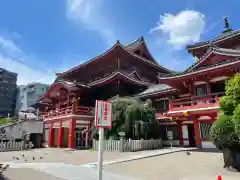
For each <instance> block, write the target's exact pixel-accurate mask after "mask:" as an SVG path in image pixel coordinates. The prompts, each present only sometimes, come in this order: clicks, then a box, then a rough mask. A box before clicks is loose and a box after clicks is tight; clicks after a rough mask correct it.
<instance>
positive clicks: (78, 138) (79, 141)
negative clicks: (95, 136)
mask: <svg viewBox="0 0 240 180" xmlns="http://www.w3.org/2000/svg"><path fill="white" fill-rule="evenodd" d="M75 143H76V149H84V148H86V132H85V131H82V130H78V129H76V132H75Z"/></svg>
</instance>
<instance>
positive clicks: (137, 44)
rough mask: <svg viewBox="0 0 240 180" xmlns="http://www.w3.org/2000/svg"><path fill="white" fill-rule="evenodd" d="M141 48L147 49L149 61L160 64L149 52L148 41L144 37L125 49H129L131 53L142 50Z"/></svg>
mask: <svg viewBox="0 0 240 180" xmlns="http://www.w3.org/2000/svg"><path fill="white" fill-rule="evenodd" d="M141 47H142V48H144V49H145V51H146V53H147V55H148V56H149V57H150V59H149V60H151V61H153V62H155V63H156V64H158V62H157V61H156V60H155V59H154V57H153V56H152V54H151V53H150V51H149V49H148V47H147V44H146V41H145V39H144V37H143V36H141V37H140V38H138V39H137V40H135V41H133V42H132V43H131V44H128V45H127V46H125V48H127V49H128V50H130V51H135V50H137V49H140V48H141Z"/></svg>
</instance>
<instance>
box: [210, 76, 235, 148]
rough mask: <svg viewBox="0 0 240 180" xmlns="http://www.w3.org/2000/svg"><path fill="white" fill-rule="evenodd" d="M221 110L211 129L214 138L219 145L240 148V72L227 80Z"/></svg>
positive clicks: (221, 100)
mask: <svg viewBox="0 0 240 180" xmlns="http://www.w3.org/2000/svg"><path fill="white" fill-rule="evenodd" d="M220 110H221V112H220V114H219V117H218V120H217V121H215V123H214V124H213V126H212V129H211V136H212V140H213V142H214V143H215V144H216V145H217V146H218V147H222V148H228V149H232V150H240V74H236V75H235V76H234V77H233V78H231V79H230V80H229V81H227V83H226V88H225V96H223V97H221V98H220Z"/></svg>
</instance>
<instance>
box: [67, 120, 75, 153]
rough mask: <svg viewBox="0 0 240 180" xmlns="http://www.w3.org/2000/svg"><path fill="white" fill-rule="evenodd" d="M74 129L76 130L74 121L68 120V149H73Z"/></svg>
mask: <svg viewBox="0 0 240 180" xmlns="http://www.w3.org/2000/svg"><path fill="white" fill-rule="evenodd" d="M75 128H76V119H70V124H69V135H68V148H71V149H73V148H75V138H74V137H75Z"/></svg>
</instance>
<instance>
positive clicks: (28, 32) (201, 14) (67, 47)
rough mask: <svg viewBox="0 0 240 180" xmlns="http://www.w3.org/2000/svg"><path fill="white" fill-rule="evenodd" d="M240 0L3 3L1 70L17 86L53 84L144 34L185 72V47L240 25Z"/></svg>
mask: <svg viewBox="0 0 240 180" xmlns="http://www.w3.org/2000/svg"><path fill="white" fill-rule="evenodd" d="M239 7H240V1H239V0H229V1H226V0H211V1H209V0H168V1H160V0H41V1H37V0H21V1H16V0H7V1H1V4H0V67H2V68H6V69H8V70H10V71H14V72H17V73H18V84H26V83H28V82H32V81H38V82H43V83H52V81H53V80H54V78H55V76H54V74H55V73H56V72H62V71H64V70H67V69H69V68H71V67H73V66H75V65H78V64H80V63H82V62H84V61H86V60H88V59H90V58H92V57H94V56H97V55H99V54H101V53H103V52H104V51H105V50H107V49H108V48H110V47H111V46H112V45H113V44H114V43H115V42H116V41H117V40H118V39H119V40H120V41H121V42H122V43H123V44H127V43H130V42H131V41H134V40H135V39H137V38H138V37H140V36H144V38H145V39H146V41H147V44H148V47H149V49H150V51H151V52H152V54H153V56H154V57H155V58H156V59H157V60H158V62H159V63H160V64H161V65H163V66H166V67H167V68H170V69H172V70H177V71H181V70H184V69H185V68H186V67H187V66H189V65H190V64H192V63H193V62H194V59H193V58H192V57H191V55H190V54H188V53H187V52H186V50H185V49H184V47H185V45H186V44H192V43H194V42H198V41H203V40H208V39H211V38H214V37H216V36H218V35H219V34H220V33H221V31H222V30H223V27H224V24H223V20H222V17H223V16H228V17H229V21H230V24H231V26H232V28H234V29H238V28H240V24H239V23H238V17H239V15H240V13H239Z"/></svg>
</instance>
